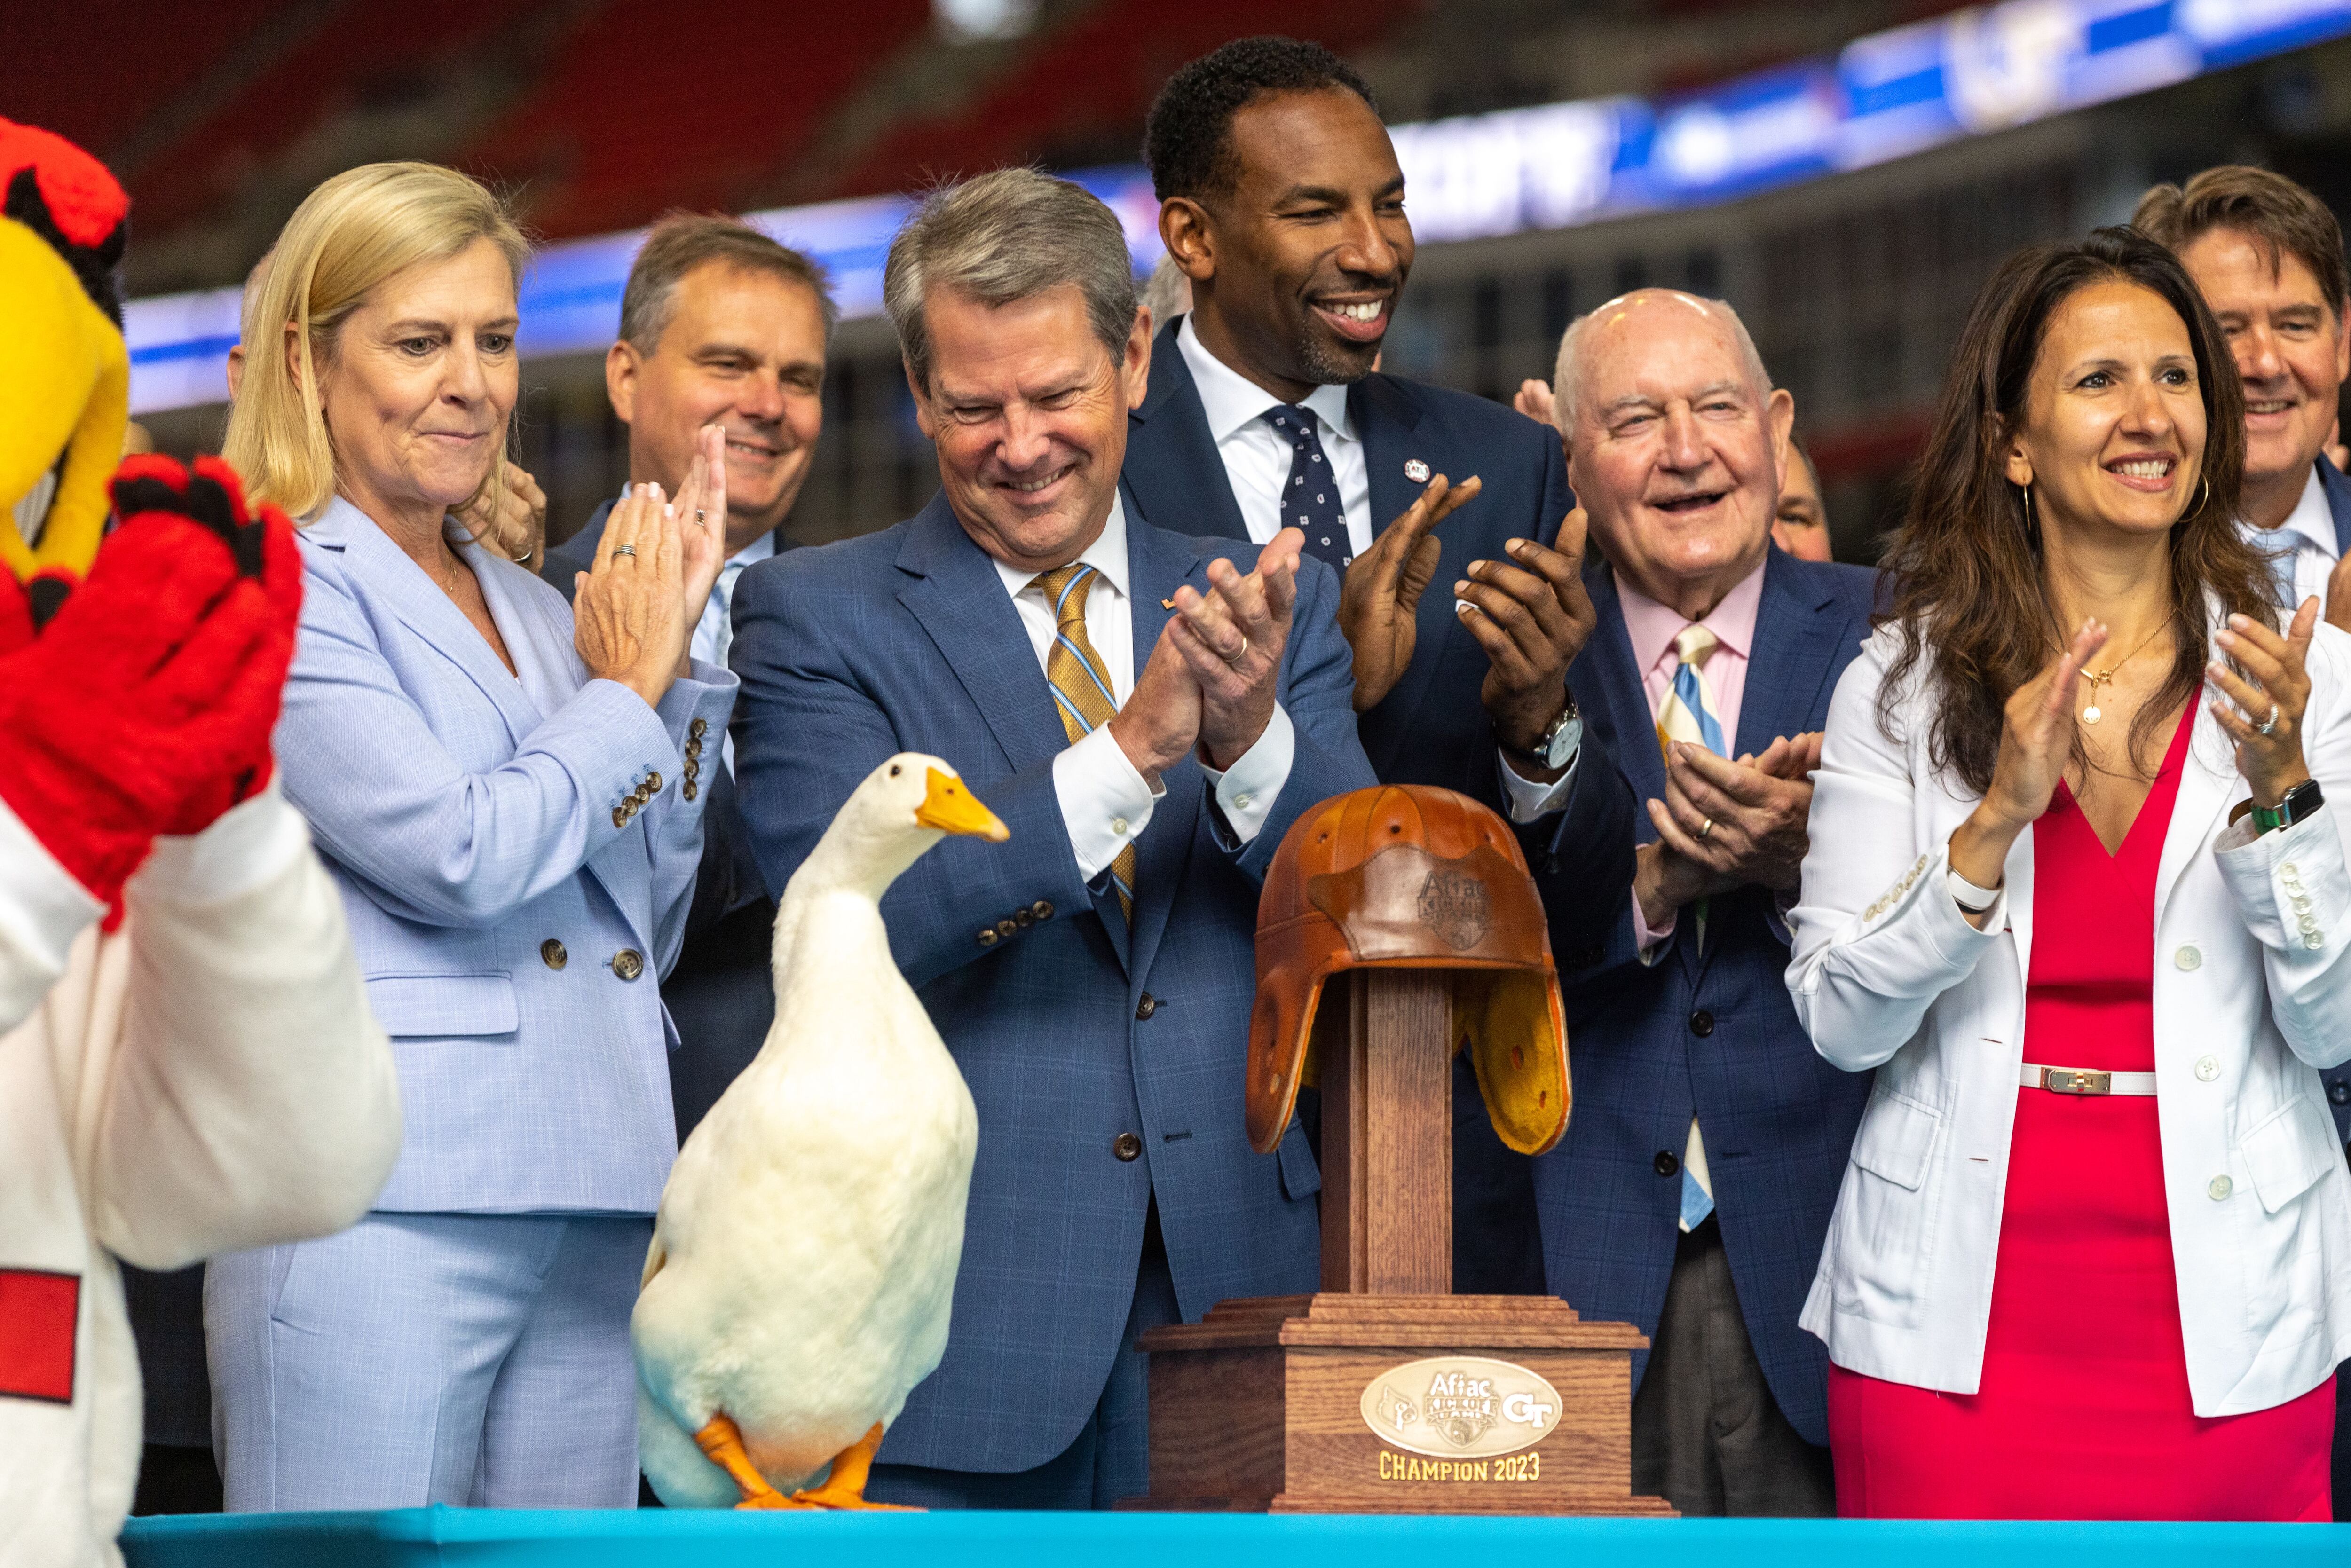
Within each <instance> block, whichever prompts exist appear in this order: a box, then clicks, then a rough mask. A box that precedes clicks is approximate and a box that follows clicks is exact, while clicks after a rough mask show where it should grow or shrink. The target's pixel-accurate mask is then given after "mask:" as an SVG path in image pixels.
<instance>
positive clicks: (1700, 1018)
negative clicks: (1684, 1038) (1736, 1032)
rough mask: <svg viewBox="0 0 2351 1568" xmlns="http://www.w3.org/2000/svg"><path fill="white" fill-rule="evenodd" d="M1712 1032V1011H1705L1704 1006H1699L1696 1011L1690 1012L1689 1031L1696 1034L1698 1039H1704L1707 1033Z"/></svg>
mask: <svg viewBox="0 0 2351 1568" xmlns="http://www.w3.org/2000/svg"><path fill="white" fill-rule="evenodd" d="M1713 1032H1714V1015H1713V1014H1712V1013H1710V1012H1708V1011H1707V1010H1706V1009H1704V1008H1700V1009H1698V1011H1696V1012H1694V1013H1692V1014H1690V1033H1692V1034H1694V1035H1696V1036H1698V1039H1700V1040H1704V1039H1705V1038H1706V1037H1707V1036H1708V1035H1710V1034H1712V1033H1713Z"/></svg>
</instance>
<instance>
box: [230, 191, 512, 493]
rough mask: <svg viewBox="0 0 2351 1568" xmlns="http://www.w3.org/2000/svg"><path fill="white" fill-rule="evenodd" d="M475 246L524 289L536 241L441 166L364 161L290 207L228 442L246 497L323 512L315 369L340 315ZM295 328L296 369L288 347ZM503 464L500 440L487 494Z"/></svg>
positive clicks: (253, 309)
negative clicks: (420, 267) (489, 252)
mask: <svg viewBox="0 0 2351 1568" xmlns="http://www.w3.org/2000/svg"><path fill="white" fill-rule="evenodd" d="M479 240H488V241H489V242H490V243H491V244H492V245H494V246H496V247H497V248H498V251H499V254H501V255H502V256H505V257H506V261H507V269H508V270H509V271H510V272H511V273H512V274H513V275H514V277H515V278H516V280H517V283H519V281H520V280H521V277H522V270H523V267H524V266H525V265H526V264H527V263H528V261H529V259H530V243H529V241H528V240H526V239H525V238H524V237H523V234H522V231H521V230H520V229H519V228H517V226H516V225H515V221H514V217H513V214H511V213H509V212H508V211H507V204H505V203H504V202H503V201H501V200H500V199H499V198H498V197H497V196H496V195H494V194H492V193H490V192H489V191H488V190H486V189H485V188H484V187H483V185H482V184H481V183H480V182H479V181H476V180H474V179H471V178H469V177H467V176H466V175H464V174H461V173H459V172H457V171H455V169H444V168H443V167H442V166H441V165H440V164H437V163H369V164H364V165H362V166H361V167H360V168H357V169H352V170H350V171H348V172H344V173H340V174H338V175H336V176H335V177H334V178H333V179H331V180H329V181H327V182H326V183H324V184H322V185H320V186H319V188H318V189H317V190H315V191H313V192H311V193H309V195H308V196H307V197H305V198H304V199H303V202H302V204H301V205H300V206H298V207H297V208H296V209H294V215H293V216H292V217H290V218H288V219H287V220H286V227H285V229H284V230H283V231H282V232H280V233H279V235H278V236H277V245H276V246H274V247H273V250H272V253H271V255H270V256H269V257H268V266H267V267H266V268H265V269H262V271H261V276H260V277H259V278H258V279H257V282H258V284H259V287H258V288H257V289H256V290H254V293H253V295H252V297H251V298H250V299H249V301H248V304H247V308H246V312H245V318H246V319H245V323H244V324H245V328H246V365H245V378H244V382H243V384H242V385H241V387H240V388H239V389H238V396H237V399H236V402H235V404H234V405H233V406H232V407H231V409H230V412H229V419H228V435H227V438H226V439H225V441H224V442H223V443H222V444H221V455H222V456H223V457H225V458H226V459H227V460H228V463H229V465H231V466H232V467H234V468H235V469H236V471H237V472H238V474H239V475H241V476H243V477H244V479H245V487H246V494H247V495H248V496H251V497H253V498H254V500H255V501H256V502H260V501H269V502H272V503H274V504H276V505H277V506H280V507H284V508H286V510H287V512H288V513H290V514H291V515H292V516H294V517H304V518H307V517H310V516H311V515H312V514H314V513H316V512H317V511H318V510H319V508H320V507H324V506H325V505H326V503H327V500H328V498H329V497H330V496H332V495H333V494H334V490H335V451H334V444H333V442H332V441H331V440H330V439H329V436H328V434H327V422H326V419H325V417H324V416H323V415H322V414H321V413H319V395H318V390H317V389H318V367H319V364H320V363H322V362H324V363H332V362H333V360H334V354H335V347H336V338H337V335H338V333H339V332H340V330H341V329H342V325H343V322H344V320H345V319H347V318H349V317H350V313H351V312H352V311H353V310H356V309H357V308H359V307H360V304H361V303H362V302H364V301H365V300H366V298H367V297H368V294H369V292H370V291H371V290H372V289H373V288H375V287H376V286H377V285H379V284H381V282H383V280H384V279H385V278H387V277H392V275H393V274H394V273H398V272H402V271H404V270H406V269H407V268H409V267H414V266H416V265H417V264H418V263H420V262H429V261H446V260H448V259H449V258H450V257H452V256H456V255H458V254H459V253H461V252H463V251H465V249H467V248H468V247H469V246H473V245H474V244H475V242H476V241H479ZM288 327H292V328H294V329H296V334H295V342H296V347H297V352H296V353H295V354H294V355H293V356H292V357H293V358H294V359H295V360H296V361H298V363H297V364H296V365H294V366H289V365H288V364H287V358H288V356H287V353H286V351H285V346H284V345H285V337H286V329H287V328H288ZM503 462H504V456H503V444H502V445H501V451H500V455H499V457H498V458H497V460H496V461H493V462H492V464H491V465H490V472H489V473H488V475H487V476H486V477H485V478H484V480H483V489H485V490H487V489H491V488H494V487H495V486H497V485H499V484H500V483H502V482H503V476H501V474H500V472H499V470H500V468H501V466H502V465H503ZM480 493H481V492H480V491H476V492H475V494H476V495H477V496H478V495H479V494H480Z"/></svg>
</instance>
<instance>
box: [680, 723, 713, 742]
mask: <svg viewBox="0 0 2351 1568" xmlns="http://www.w3.org/2000/svg"><path fill="white" fill-rule="evenodd" d="M685 731H686V733H687V734H688V735H691V736H692V737H694V738H695V739H696V740H700V739H701V738H702V737H704V736H705V735H708V734H709V733H710V721H709V720H708V719H706V718H698V719H695V721H694V722H693V723H692V724H689V725H687V726H686V727H685Z"/></svg>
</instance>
